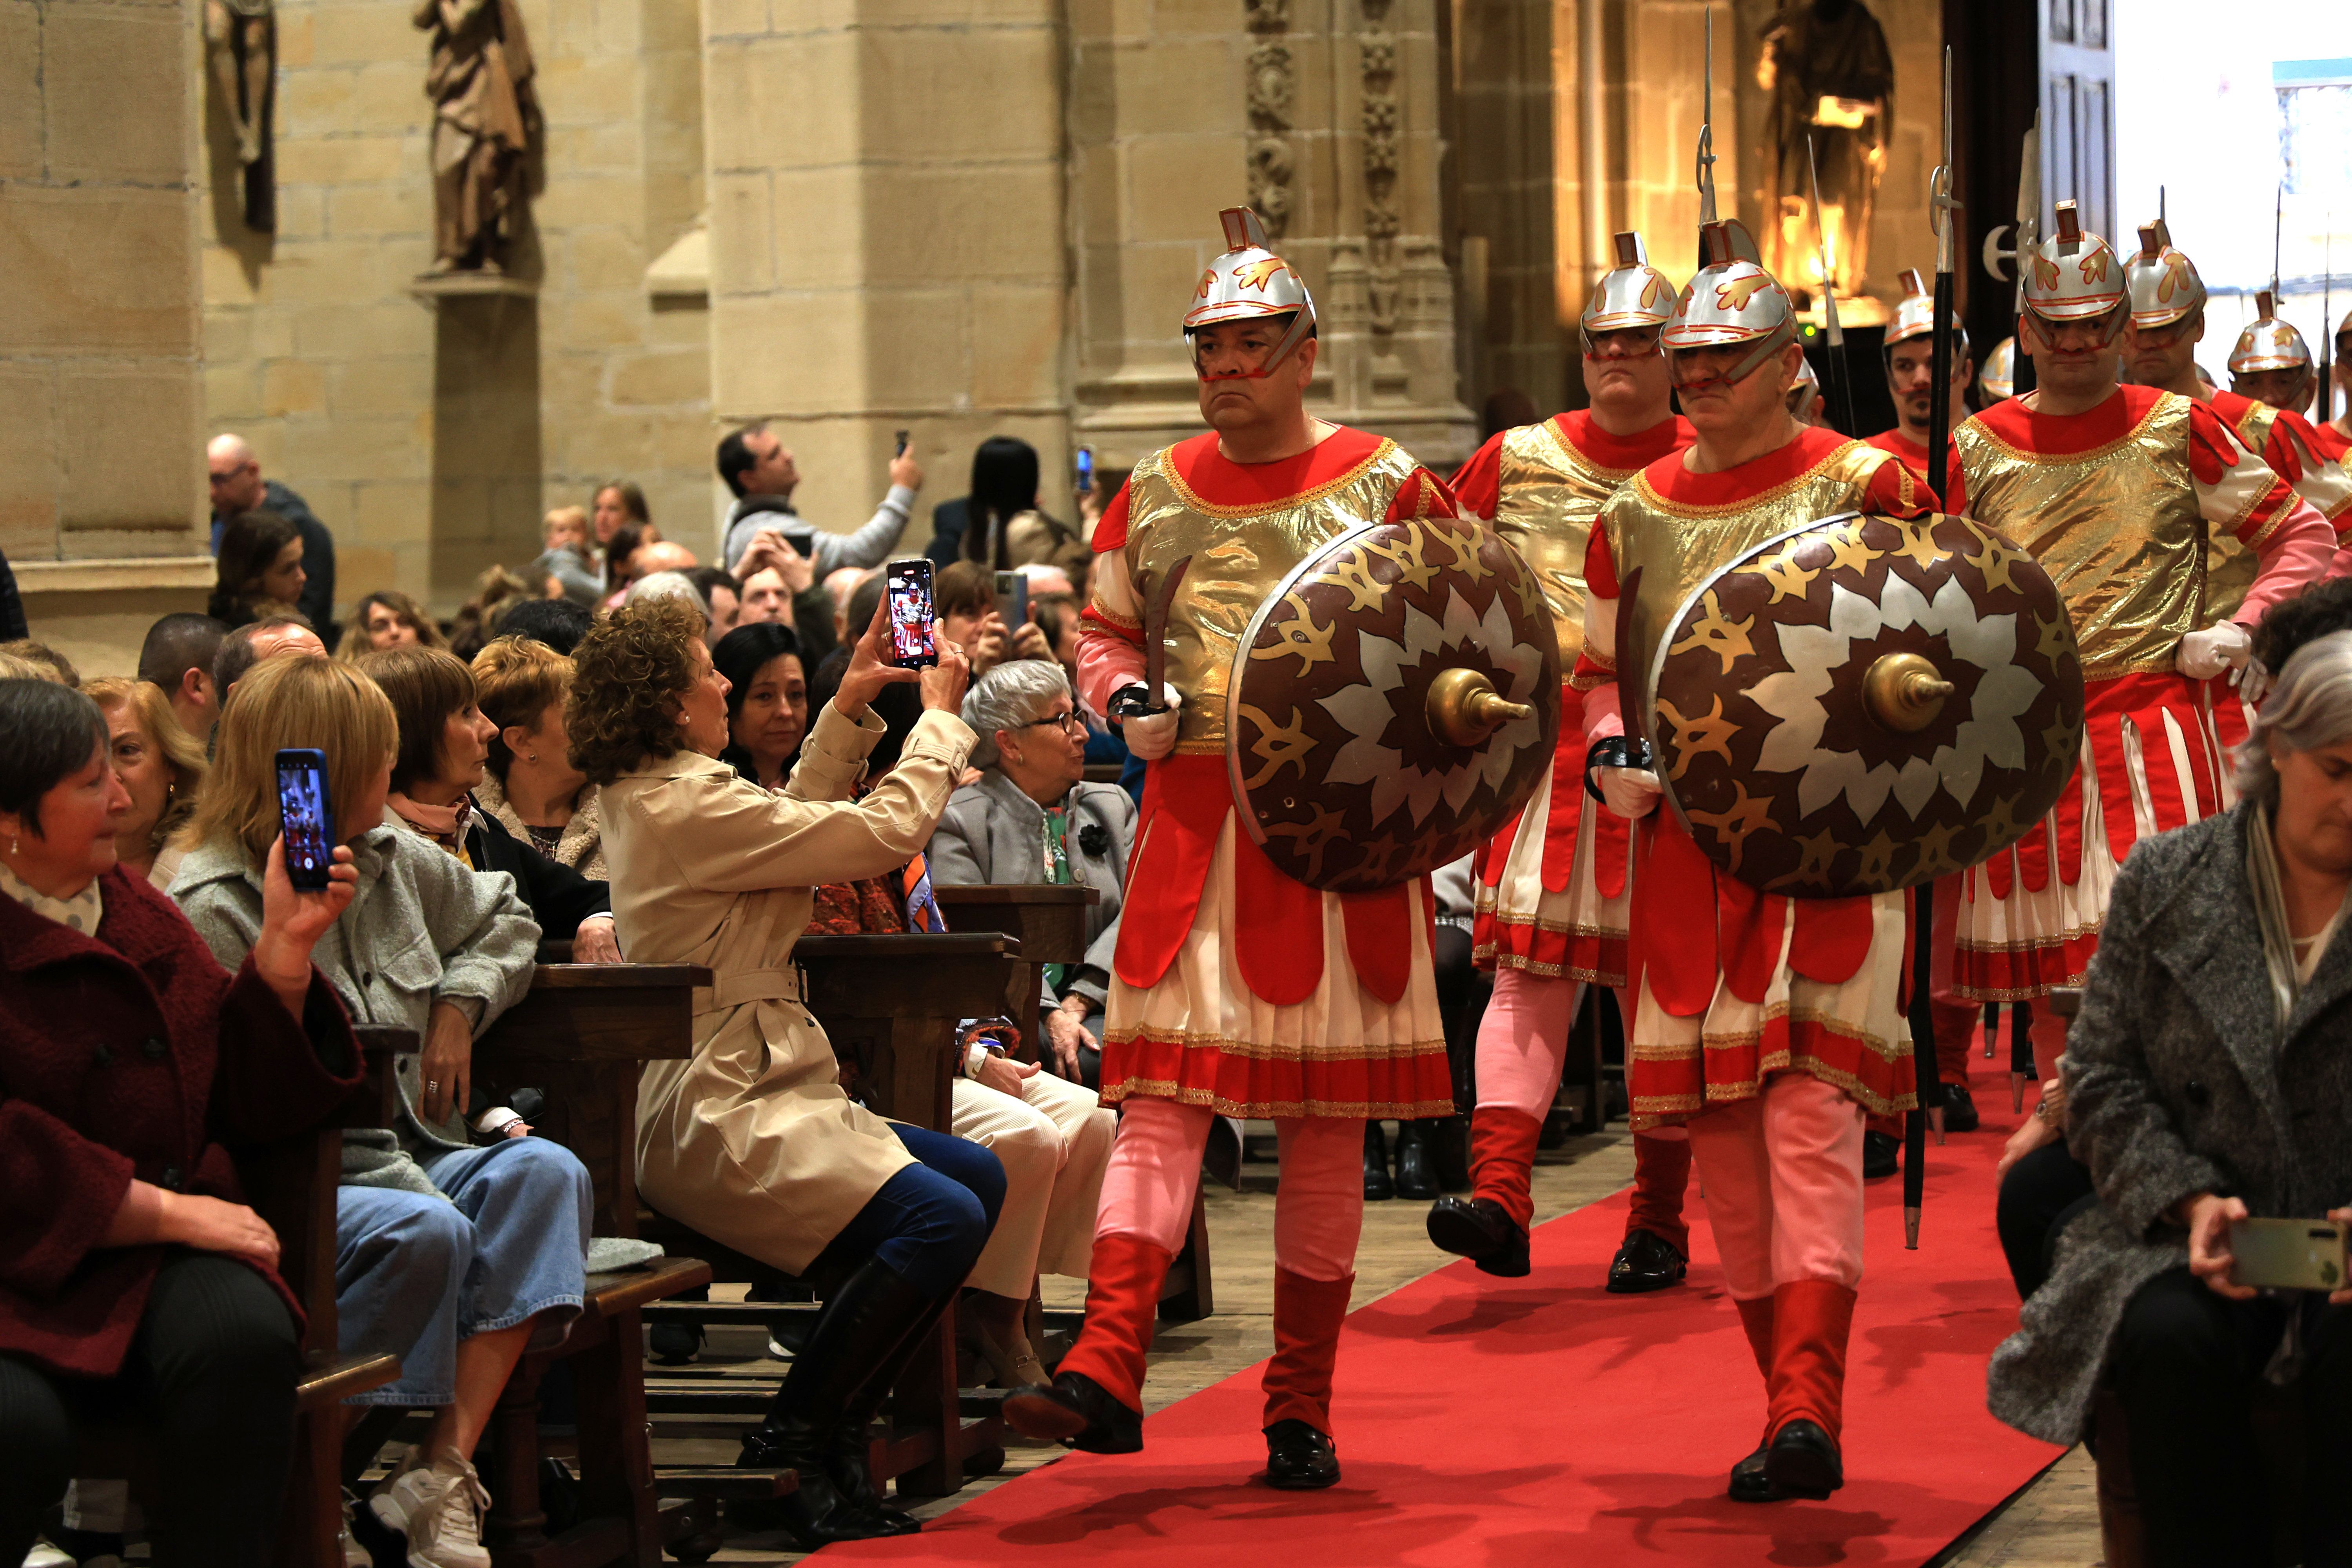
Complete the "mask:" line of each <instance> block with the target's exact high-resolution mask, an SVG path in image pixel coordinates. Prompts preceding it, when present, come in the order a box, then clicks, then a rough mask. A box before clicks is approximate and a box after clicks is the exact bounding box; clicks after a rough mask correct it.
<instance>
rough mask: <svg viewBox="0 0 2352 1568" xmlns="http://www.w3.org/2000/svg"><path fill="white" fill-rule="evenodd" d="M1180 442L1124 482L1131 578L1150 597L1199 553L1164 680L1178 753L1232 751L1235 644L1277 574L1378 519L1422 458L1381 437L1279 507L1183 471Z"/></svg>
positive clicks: (1179, 603) (1140, 596) (1179, 599)
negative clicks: (1196, 484)
mask: <svg viewBox="0 0 2352 1568" xmlns="http://www.w3.org/2000/svg"><path fill="white" fill-rule="evenodd" d="M1172 451H1173V448H1168V449H1163V450H1161V451H1159V452H1156V453H1154V454H1152V456H1150V457H1149V458H1145V459H1144V460H1143V461H1142V462H1141V463H1140V464H1139V465H1137V467H1136V468H1135V471H1134V472H1133V473H1132V474H1131V475H1129V478H1128V481H1127V487H1128V488H1127V508H1128V510H1127V516H1128V523H1127V542H1126V544H1125V545H1124V546H1123V547H1122V553H1123V554H1124V556H1125V558H1126V564H1127V573H1128V580H1129V582H1130V583H1132V584H1134V588H1135V599H1136V603H1137V604H1139V605H1149V604H1150V602H1151V598H1152V595H1153V594H1154V592H1155V591H1156V590H1157V589H1158V588H1159V586H1160V577H1161V575H1162V574H1164V573H1166V571H1167V570H1168V569H1169V567H1171V565H1173V564H1174V563H1176V562H1177V561H1179V560H1181V558H1183V557H1184V556H1187V555H1189V556H1191V557H1192V565H1191V566H1190V567H1188V568H1186V570H1185V573H1184V582H1183V585H1182V586H1181V588H1180V589H1179V590H1178V591H1177V595H1176V602H1175V603H1174V604H1173V605H1171V606H1170V607H1169V615H1168V673H1167V680H1168V683H1169V684H1170V685H1171V686H1173V687H1174V688H1175V689H1177V690H1178V691H1180V692H1182V693H1183V695H1184V706H1183V708H1182V710H1181V716H1180V719H1179V721H1178V726H1177V731H1176V735H1177V740H1176V750H1177V751H1178V752H1185V753H1192V754H1200V755H1213V756H1223V754H1224V751H1225V693H1226V689H1227V687H1228V686H1229V684H1230V682H1231V675H1232V670H1233V662H1234V646H1235V644H1237V643H1238V642H1239V641H1240V640H1241V636H1242V633H1243V632H1244V631H1245V630H1246V629H1248V626H1249V621H1250V617H1251V616H1254V615H1255V614H1256V613H1257V608H1258V606H1259V605H1262V604H1264V603H1265V598H1266V595H1269V594H1271V593H1272V592H1273V591H1274V589H1275V586H1276V584H1278V583H1280V582H1281V581H1282V579H1283V577H1284V575H1285V574H1287V573H1288V572H1289V571H1290V569H1291V568H1292V567H1294V566H1296V565H1297V564H1298V563H1299V562H1300V561H1302V560H1304V559H1305V558H1306V556H1307V553H1308V552H1310V551H1312V550H1313V549H1314V548H1315V547H1316V546H1317V545H1319V544H1321V543H1322V542H1324V541H1325V540H1327V539H1331V538H1334V537H1336V536H1337V535H1339V534H1342V533H1345V532H1347V531H1349V529H1352V528H1359V527H1361V526H1362V525H1364V524H1365V523H1370V522H1378V521H1381V519H1382V518H1384V517H1386V516H1387V515H1388V510H1389V505H1390V503H1391V501H1393V500H1395V499H1396V493H1397V489H1398V487H1400V486H1401V485H1402V484H1403V483H1404V481H1405V480H1406V479H1409V478H1411V477H1412V471H1413V468H1414V464H1413V460H1412V458H1409V457H1407V456H1406V455H1405V453H1404V450H1403V448H1402V447H1399V446H1398V445H1397V444H1396V443H1395V442H1393V441H1382V442H1381V444H1380V446H1379V447H1376V448H1375V449H1374V450H1373V452H1372V453H1371V455H1370V457H1368V458H1365V459H1364V460H1363V461H1362V462H1360V463H1359V464H1358V465H1356V467H1354V468H1350V469H1349V471H1348V472H1346V473H1344V474H1342V475H1340V476H1339V478H1338V479H1333V480H1331V481H1329V482H1328V483H1327V484H1323V485H1318V486H1317V487H1316V488H1315V489H1311V490H1308V491H1307V492H1305V493H1304V494H1301V495H1296V496H1292V497H1289V498H1288V499H1286V500H1282V501H1279V502H1277V503H1276V504H1275V505H1272V506H1265V507H1235V506H1219V505H1217V504H1216V503H1215V502H1213V501H1209V500H1203V499H1202V498H1201V497H1200V496H1198V495H1196V494H1194V493H1193V491H1192V488H1191V487H1190V486H1189V485H1187V484H1185V482H1184V480H1183V478H1182V476H1181V475H1180V474H1178V473H1177V471H1176V465H1175V462H1174V460H1173V458H1172V455H1171V454H1172Z"/></svg>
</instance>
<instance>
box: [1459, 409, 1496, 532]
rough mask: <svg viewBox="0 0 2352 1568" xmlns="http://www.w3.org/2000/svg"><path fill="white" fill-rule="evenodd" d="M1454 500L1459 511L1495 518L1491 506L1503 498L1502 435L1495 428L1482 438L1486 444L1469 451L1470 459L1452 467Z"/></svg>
mask: <svg viewBox="0 0 2352 1568" xmlns="http://www.w3.org/2000/svg"><path fill="white" fill-rule="evenodd" d="M1502 499H1503V435H1502V432H1501V431H1499V430H1498V431H1496V433H1495V434H1494V435H1492V436H1489V437H1486V445H1485V446H1483V447H1479V448H1478V449H1477V450H1476V451H1475V452H1473V453H1471V454H1470V460H1469V461H1468V462H1466V463H1465V464H1463V465H1462V466H1461V467H1460V468H1456V469H1454V500H1458V501H1460V502H1461V503H1462V510H1465V511H1466V512H1469V513H1471V514H1473V515H1474V516H1477V517H1481V518H1484V519H1486V521H1488V522H1492V521H1495V508H1496V506H1497V505H1499V504H1500V503H1501V501H1502Z"/></svg>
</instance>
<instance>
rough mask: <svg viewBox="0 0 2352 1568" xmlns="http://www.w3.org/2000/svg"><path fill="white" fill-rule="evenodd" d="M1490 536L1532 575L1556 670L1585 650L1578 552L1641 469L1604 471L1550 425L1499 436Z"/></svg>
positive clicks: (1548, 422) (1544, 423)
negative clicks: (1547, 611)
mask: <svg viewBox="0 0 2352 1568" xmlns="http://www.w3.org/2000/svg"><path fill="white" fill-rule="evenodd" d="M1497 456H1498V457H1499V458H1500V459H1501V462H1500V467H1499V469H1498V474H1499V479H1500V497H1499V499H1498V500H1496V503H1495V531H1496V533H1499V534H1501V535H1502V536H1503V538H1504V540H1505V541H1506V542H1508V543H1509V545H1510V546H1511V548H1512V549H1514V550H1516V551H1517V552H1519V553H1520V554H1521V555H1523V556H1525V557H1526V558H1527V563H1528V565H1530V566H1532V567H1534V568H1535V573H1536V580H1537V581H1538V582H1539V583H1541V584H1543V590H1544V603H1545V604H1547V605H1550V606H1551V621H1552V626H1554V628H1556V629H1557V630H1558V632H1559V668H1560V670H1561V672H1562V673H1563V674H1565V673H1566V672H1568V671H1570V670H1572V669H1574V668H1576V660H1577V656H1578V655H1580V654H1581V653H1582V652H1583V651H1584V550H1585V546H1586V545H1587V544H1588V543H1589V542H1591V537H1592V520H1593V519H1594V518H1595V517H1597V516H1599V515H1600V513H1601V507H1602V506H1603V505H1604V504H1606V503H1607V501H1608V500H1609V498H1610V497H1611V496H1612V495H1615V494H1616V493H1617V489H1618V487H1619V486H1621V485H1622V484H1623V483H1624V482H1625V481H1626V480H1627V479H1632V478H1633V475H1634V474H1635V473H1636V472H1638V471H1639V470H1637V469H1633V468H1602V467H1601V465H1600V464H1598V463H1596V462H1594V461H1593V460H1592V459H1591V458H1589V457H1587V456H1585V454H1584V453H1582V452H1580V451H1579V450H1578V449H1577V448H1576V447H1573V446H1571V445H1570V443H1569V442H1568V441H1567V439H1566V438H1565V437H1562V436H1561V435H1560V433H1559V425H1558V424H1557V423H1556V422H1555V421H1553V420H1549V419H1545V420H1540V421H1538V422H1537V423H1536V424H1533V425H1522V426H1519V427H1518V428H1517V429H1515V430H1512V431H1510V432H1508V433H1507V434H1506V435H1505V436H1504V437H1503V445H1502V447H1501V448H1500V450H1499V452H1498V454H1497Z"/></svg>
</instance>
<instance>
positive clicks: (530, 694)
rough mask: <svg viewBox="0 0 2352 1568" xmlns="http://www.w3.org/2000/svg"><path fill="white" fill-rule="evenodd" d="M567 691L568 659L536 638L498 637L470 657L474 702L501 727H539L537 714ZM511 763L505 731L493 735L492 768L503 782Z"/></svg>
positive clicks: (559, 727)
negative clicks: (472, 668) (472, 669)
mask: <svg viewBox="0 0 2352 1568" xmlns="http://www.w3.org/2000/svg"><path fill="white" fill-rule="evenodd" d="M571 689H572V661H571V660H570V659H569V658H565V657H564V656H563V655H562V654H560V653H558V652H556V651H555V650H554V649H553V648H551V647H548V646H547V645H546V644H545V643H543V642H540V641H538V640H537V639H536V638H532V637H499V639H497V640H496V641H495V642H492V643H490V644H488V646H487V647H484V648H483V649H482V651H481V652H479V653H478V654H476V655H475V656H474V700H475V701H476V702H477V703H478V704H479V705H480V707H481V710H482V714H483V717H485V718H487V719H488V720H489V721H490V722H491V723H493V724H496V725H497V726H498V727H499V730H500V731H506V730H508V729H510V728H513V727H515V726H517V725H520V726H521V727H522V728H523V729H526V730H535V729H537V728H538V727H539V720H540V715H541V714H542V713H545V712H546V711H547V710H548V709H550V708H551V707H553V706H554V705H556V704H557V703H560V702H562V700H563V699H564V695H565V693H567V692H569V691H570V690H571ZM557 728H558V729H559V730H560V729H561V728H562V721H561V716H559V718H558V723H557ZM513 763H514V752H511V751H509V749H508V747H507V742H506V737H505V735H504V734H503V733H501V734H498V735H493V736H491V737H490V771H491V772H492V773H496V774H498V776H499V779H500V780H501V781H503V780H504V779H505V778H506V776H507V769H508V768H509V766H511V765H512V764H513Z"/></svg>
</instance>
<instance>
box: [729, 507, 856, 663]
mask: <svg viewBox="0 0 2352 1568" xmlns="http://www.w3.org/2000/svg"><path fill="white" fill-rule="evenodd" d="M845 570H862V568H845ZM741 575H742V579H743V616H742V618H741V619H740V620H739V621H738V622H736V625H738V626H753V625H756V624H758V623H760V622H762V621H766V622H771V623H772V624H774V625H777V626H790V627H792V629H793V636H795V637H798V638H799V639H800V645H801V657H802V658H803V660H804V661H806V662H807V663H809V664H811V665H814V664H817V663H821V662H822V661H823V660H824V656H825V655H827V654H829V653H831V652H832V651H833V650H834V649H835V648H836V647H840V646H841V643H842V634H841V631H840V628H839V626H838V625H837V624H836V622H835V616H834V605H833V595H830V594H828V593H826V592H825V590H824V585H823V584H820V583H818V582H817V580H816V565H815V563H814V562H812V561H811V560H810V559H809V558H808V557H807V556H805V555H803V554H802V553H801V552H799V551H797V550H795V549H793V547H792V546H791V545H789V544H787V543H785V542H784V541H783V540H782V537H780V536H779V535H777V534H773V533H761V534H759V535H757V536H756V537H754V538H753V539H752V541H751V548H750V549H749V550H746V551H745V552H743V562H742V567H741ZM836 575H838V574H836Z"/></svg>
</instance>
